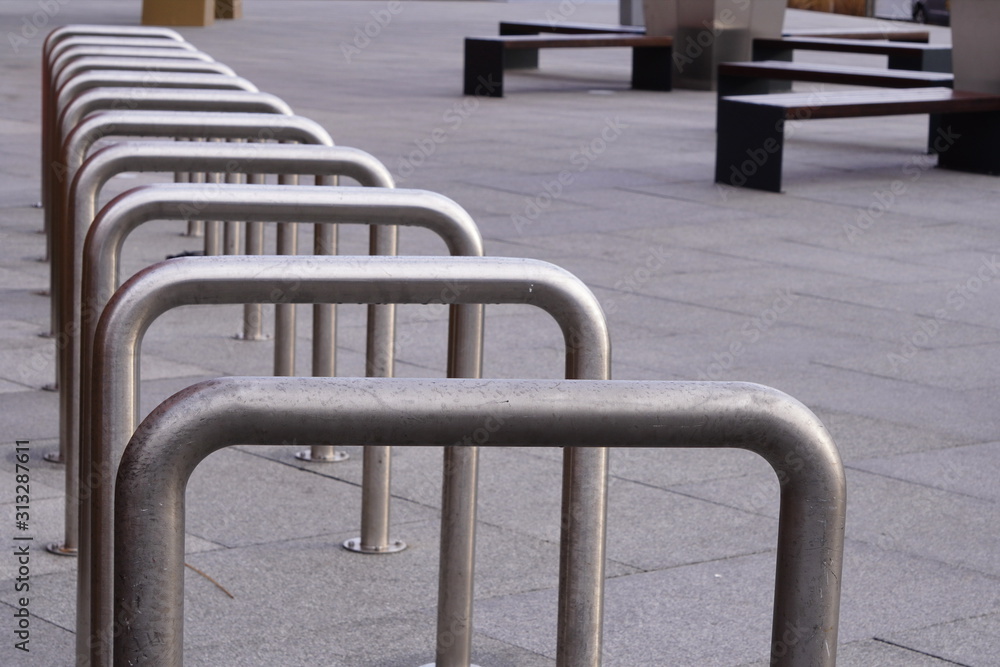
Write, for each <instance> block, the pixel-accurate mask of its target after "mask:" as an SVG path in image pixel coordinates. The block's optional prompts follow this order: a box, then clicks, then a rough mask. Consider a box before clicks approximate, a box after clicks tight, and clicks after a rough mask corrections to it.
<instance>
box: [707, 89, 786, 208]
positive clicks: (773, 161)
mask: <svg viewBox="0 0 1000 667" xmlns="http://www.w3.org/2000/svg"><path fill="white" fill-rule="evenodd" d="M718 130H719V131H718V136H717V138H716V144H715V182H716V183H719V184H721V185H732V186H734V187H738V188H754V189H756V190H767V191H769V192H781V164H782V155H783V153H784V145H785V121H784V110H783V109H780V108H773V107H759V106H757V105H752V104H741V103H740V102H739V98H736V99H731V98H730V99H723V100H720V101H719V128H718Z"/></svg>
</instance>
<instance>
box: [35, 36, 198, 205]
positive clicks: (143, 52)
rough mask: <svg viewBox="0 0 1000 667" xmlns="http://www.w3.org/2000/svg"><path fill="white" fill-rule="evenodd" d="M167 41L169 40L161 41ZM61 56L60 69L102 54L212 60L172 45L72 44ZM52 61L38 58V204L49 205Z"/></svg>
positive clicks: (139, 59)
mask: <svg viewBox="0 0 1000 667" xmlns="http://www.w3.org/2000/svg"><path fill="white" fill-rule="evenodd" d="M164 41H169V40H164ZM63 55H64V56H65V57H64V59H63V60H62V61H61V62H60V63H59V68H60V70H61V69H62V68H63V66H64V65H68V64H69V63H71V62H75V61H77V60H80V59H83V58H89V57H95V56H105V57H114V58H128V59H130V60H132V62H135V61H136V60H138V61H144V60H153V59H156V60H163V59H169V60H175V61H177V62H215V61H214V60H213V59H212V57H211V56H209V55H208V54H205V53H201V52H199V51H188V50H182V49H176V48H136V47H118V46H75V47H72V48H71V49H69V50H68V51H66V52H65V53H64V54H63ZM54 67H55V63H53V62H51V61H49V60H48V59H43V61H42V106H41V109H42V169H41V174H42V204H43V206H45V207H48V206H49V191H48V188H49V182H48V169H49V164H48V162H47V160H48V159H49V156H51V155H52V154H53V152H54V151H58V150H59V149H58V146H56V147H53V146H52V137H51V133H52V128H53V126H54V125H55V115H56V112H55V109H54V104H55V99H56V90H55V87H54V86H53V79H54V78H55V70H54Z"/></svg>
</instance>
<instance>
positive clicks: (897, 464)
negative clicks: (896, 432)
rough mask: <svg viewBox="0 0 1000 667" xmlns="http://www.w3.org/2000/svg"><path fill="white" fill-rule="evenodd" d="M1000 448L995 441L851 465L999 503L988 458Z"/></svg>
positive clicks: (999, 495)
mask: <svg viewBox="0 0 1000 667" xmlns="http://www.w3.org/2000/svg"><path fill="white" fill-rule="evenodd" d="M997 448H998V445H997V443H995V442H991V443H986V444H982V445H967V446H965V447H951V448H949V449H946V450H939V451H930V452H918V453H913V454H904V455H899V456H893V457H891V458H873V459H868V460H865V461H859V462H857V463H855V464H853V465H852V467H856V468H859V469H862V470H866V471H868V472H872V473H876V474H879V475H883V476H885V477H891V478H894V479H902V480H906V481H908V482H914V483H917V484H925V485H927V486H930V487H933V488H936V489H943V490H946V491H950V492H952V493H958V494H964V495H969V496H974V497H977V498H981V499H983V500H988V501H993V502H996V501H997V500H1000V493H998V491H997V488H996V484H995V481H996V480H994V479H993V477H992V475H990V474H989V470H990V464H989V461H990V460H991V457H992V456H993V455H995V453H996V451H997Z"/></svg>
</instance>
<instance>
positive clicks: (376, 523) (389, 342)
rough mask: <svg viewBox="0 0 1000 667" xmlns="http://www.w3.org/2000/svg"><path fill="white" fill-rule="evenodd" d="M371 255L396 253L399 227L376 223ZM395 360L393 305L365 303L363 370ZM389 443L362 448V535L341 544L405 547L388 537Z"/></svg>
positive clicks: (383, 549)
mask: <svg viewBox="0 0 1000 667" xmlns="http://www.w3.org/2000/svg"><path fill="white" fill-rule="evenodd" d="M368 239H369V240H368V249H369V254H371V255H395V254H396V253H397V252H398V248H399V230H398V228H397V227H395V226H393V225H375V226H373V227H372V228H371V231H370V232H369V235H368ZM395 363H396V306H395V304H372V305H369V306H368V340H367V344H366V350H365V374H366V375H367V376H368V377H392V376H393V374H394V372H395ZM391 469H392V447H391V446H389V445H368V446H366V447H365V448H364V453H363V459H362V472H361V536H360V537H358V538H355V539H351V540H347V541H346V542H344V548H345V549H348V550H350V551H355V552H358V553H366V554H380V553H395V552H397V551H402V550H403V549H405V548H406V542H404V541H403V540H397V539H392V538H390V537H389V504H390V500H389V495H390V492H391V482H390V480H391V477H392V474H391Z"/></svg>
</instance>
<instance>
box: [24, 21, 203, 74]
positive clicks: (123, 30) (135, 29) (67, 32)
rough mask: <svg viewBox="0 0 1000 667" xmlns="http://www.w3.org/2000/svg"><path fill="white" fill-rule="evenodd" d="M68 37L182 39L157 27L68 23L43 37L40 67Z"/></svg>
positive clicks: (171, 31)
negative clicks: (57, 45) (56, 46)
mask: <svg viewBox="0 0 1000 667" xmlns="http://www.w3.org/2000/svg"><path fill="white" fill-rule="evenodd" d="M70 37H107V38H110V39H119V38H125V39H130V38H135V37H144V38H146V39H166V40H171V41H175V42H183V41H185V40H184V37H183V36H182V35H181V34H180V33H179V32H177V31H176V30H171V29H170V28H161V27H158V26H128V25H101V24H93V25H90V24H86V23H70V24H68V25H64V26H59V27H58V28H55V29H54V30H52V31H51V32H50V33H49V34H48V35H46V36H45V41H43V42H42V65H43V66H44V65H45V64H46V63H48V62H49V54H50V53H51V52H52V49H53V47H55V45H56V44H58V43H60V42H62V41H63V40H66V39H69V38H70Z"/></svg>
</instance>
